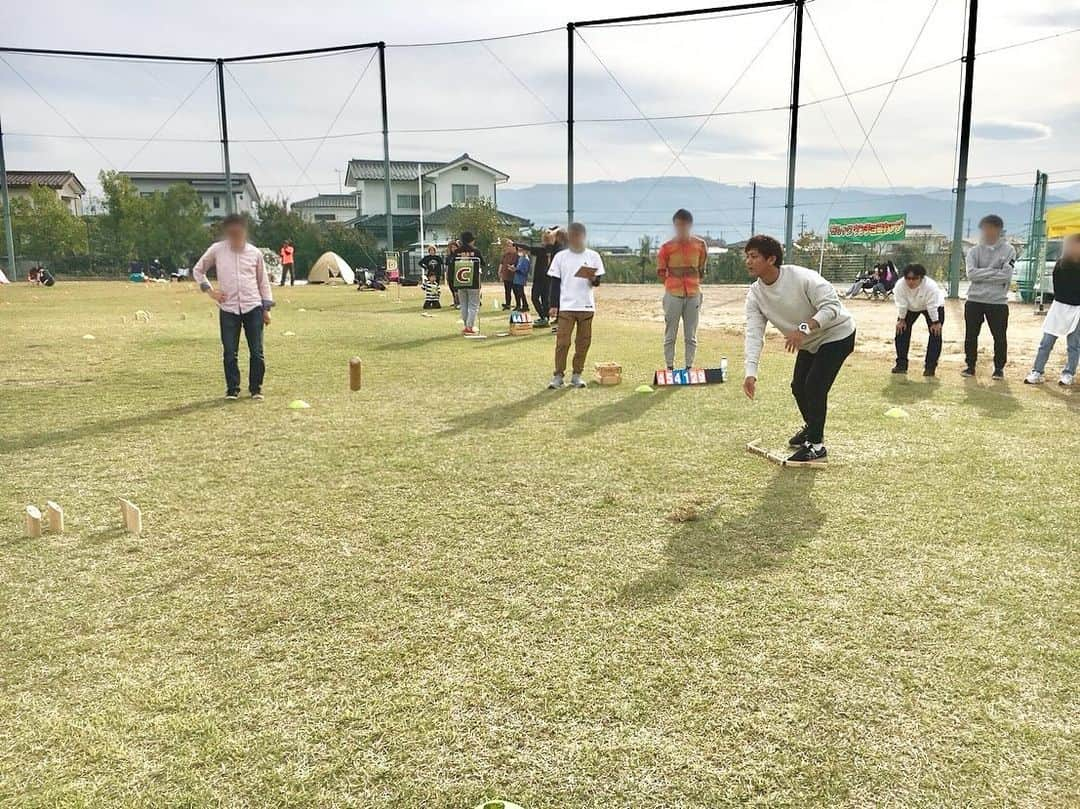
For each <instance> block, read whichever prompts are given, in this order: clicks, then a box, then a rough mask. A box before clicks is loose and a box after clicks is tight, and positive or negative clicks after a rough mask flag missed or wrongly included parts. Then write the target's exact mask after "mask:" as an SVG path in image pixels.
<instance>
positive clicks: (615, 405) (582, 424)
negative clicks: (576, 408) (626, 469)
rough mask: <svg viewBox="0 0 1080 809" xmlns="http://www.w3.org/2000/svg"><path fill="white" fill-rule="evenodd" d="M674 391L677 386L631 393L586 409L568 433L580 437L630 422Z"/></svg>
mask: <svg viewBox="0 0 1080 809" xmlns="http://www.w3.org/2000/svg"><path fill="white" fill-rule="evenodd" d="M597 387H599V386H597ZM674 392H675V388H660V389H659V390H656V391H653V392H652V393H636V392H635V393H630V394H628V395H626V396H623V397H621V398H619V399H615V400H613V401H611V402H608V403H607V404H604V405H600V406H599V407H594V408H593V409H592V410H586V411H585V412H584V413H582V414H581V415H579V416H578V417H577V424H575V425H574V427H572V428H571V429H570V430H569V432H568V434H569V435H570V436H572V437H574V438H578V437H580V436H584V435H591V434H592V433H595V432H596V431H597V430H600V429H602V428H604V427H611V426H613V425H616V424H629V423H630V422H632V421H636V420H637V419H639V418H641V417H642V416H644V415H645V413H647V412H648V411H649V410H651V409H652V408H654V407H656V406H657V405H658V404H660V403H661V402H663V401H664V400H665V399H667V398H668V397H669V396H671V394H672V393H674Z"/></svg>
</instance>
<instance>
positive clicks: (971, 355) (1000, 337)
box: [964, 271, 1011, 379]
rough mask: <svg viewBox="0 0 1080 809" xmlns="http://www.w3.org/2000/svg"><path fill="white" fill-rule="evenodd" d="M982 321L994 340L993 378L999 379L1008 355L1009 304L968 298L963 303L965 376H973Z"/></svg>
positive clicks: (977, 356)
mask: <svg viewBox="0 0 1080 809" xmlns="http://www.w3.org/2000/svg"><path fill="white" fill-rule="evenodd" d="M1010 272H1011V271H1010ZM984 320H985V321H986V323H987V325H988V326H989V327H990V336H991V337H993V338H994V378H995V379H1000V378H1001V377H1002V376H1003V371H1004V368H1005V362H1006V361H1007V360H1008V355H1009V339H1008V333H1009V304H1007V303H980V302H979V301H973V300H971V299H970V298H969V299H968V300H967V301H966V302H965V303H964V360H965V362H966V363H967V368H965V369H964V370H965V375H966V376H974V375H975V363H976V362H977V360H978V358H979V334H980V333H982V325H983V321H984ZM967 371H970V373H967Z"/></svg>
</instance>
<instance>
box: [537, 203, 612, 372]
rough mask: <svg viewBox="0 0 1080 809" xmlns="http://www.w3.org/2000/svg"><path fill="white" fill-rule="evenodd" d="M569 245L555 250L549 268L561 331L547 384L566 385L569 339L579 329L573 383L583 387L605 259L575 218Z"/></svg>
mask: <svg viewBox="0 0 1080 809" xmlns="http://www.w3.org/2000/svg"><path fill="white" fill-rule="evenodd" d="M567 239H568V240H569V247H567V249H566V250H563V251H562V252H560V253H556V254H555V257H554V258H553V259H552V260H551V266H550V267H549V268H548V278H549V282H550V287H549V288H548V295H549V298H550V301H551V310H550V314H551V316H552V317H558V324H559V325H558V332H557V335H558V336H557V337H556V338H555V375H554V376H552V377H551V382H550V383H549V384H548V387H549V388H551V389H552V390H557V389H558V388H561V387H562V386H563V376H564V375H565V373H566V355H567V354H568V353H569V352H570V339H571V335H572V334H573V332H574V329H575V328H576V329H577V338H576V339H575V340H574V364H573V366H572V367H573V371H574V374H573V376H571V377H570V385H571V386H572V387H575V388H584V387H585V380H584V379H582V378H581V374H582V373H584V371H585V357H586V356H588V353H589V346H590V345H592V324H593V314H594V313H595V312H596V300H595V298H594V297H593V287H598V286H600V277H601V276H602V275H603V274H604V262H603V261H601V260H600V254H599V253H597V252H596V251H595V250H590V249H589V248H588V247H586V246H585V226H584V225H583V224H581V223H580V222H574V223H572V224H571V225H570V227H569V228H567Z"/></svg>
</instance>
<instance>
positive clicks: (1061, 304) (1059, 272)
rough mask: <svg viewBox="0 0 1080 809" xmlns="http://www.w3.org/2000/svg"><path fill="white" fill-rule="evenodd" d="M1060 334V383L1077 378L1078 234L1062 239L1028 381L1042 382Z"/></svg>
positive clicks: (1079, 318) (1079, 340)
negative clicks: (1062, 352) (1062, 350)
mask: <svg viewBox="0 0 1080 809" xmlns="http://www.w3.org/2000/svg"><path fill="white" fill-rule="evenodd" d="M1059 337H1064V338H1065V340H1066V346H1067V353H1066V360H1065V369H1064V370H1063V371H1062V372H1061V379H1060V380H1059V381H1058V384H1059V385H1065V386H1069V385H1072V384H1073V381H1074V380H1075V378H1076V366H1077V363H1080V234H1076V235H1073V236H1069V237H1068V238H1067V239H1066V240H1065V249H1064V252H1063V253H1062V256H1061V258H1060V259H1058V262H1057V264H1055V265H1054V302H1053V303H1051V304H1050V311H1049V312H1047V313H1046V320H1045V321H1044V322H1043V337H1042V342H1041V343H1039V352H1038V354H1036V355H1035V365H1034V366H1033V367H1032V369H1031V373H1030V374H1028V375H1027V378H1026V379H1024V383H1025V384H1028V385H1041V384H1042V382H1043V372H1044V371H1045V370H1046V361H1047V360H1048V359H1050V352H1051V351H1053V350H1054V344H1055V343H1056V342H1057V339H1058V338H1059Z"/></svg>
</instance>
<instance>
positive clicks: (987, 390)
mask: <svg viewBox="0 0 1080 809" xmlns="http://www.w3.org/2000/svg"><path fill="white" fill-rule="evenodd" d="M964 397H965V398H964V401H965V402H966V403H967V404H968V405H970V406H972V407H974V408H977V409H978V410H981V411H982V412H983V415H985V416H988V417H989V418H992V419H1005V418H1008V417H1009V416H1011V415H1012V414H1013V413H1015V412H1016V411H1017V410H1019V409H1020V402H1018V401H1016V397H1015V396H1013V393H1012V390H1011V389H1010V388H1009V383H1008V382H990V384H989V385H980V384H979V383H978V382H976V381H975V380H974V379H971V378H967V379H965V380H964Z"/></svg>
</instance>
